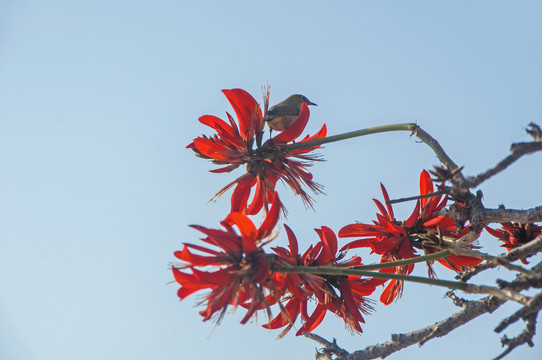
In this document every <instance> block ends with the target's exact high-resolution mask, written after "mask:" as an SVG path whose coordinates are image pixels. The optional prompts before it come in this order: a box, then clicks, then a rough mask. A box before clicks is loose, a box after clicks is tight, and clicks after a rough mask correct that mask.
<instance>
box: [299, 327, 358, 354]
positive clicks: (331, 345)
mask: <svg viewBox="0 0 542 360" xmlns="http://www.w3.org/2000/svg"><path fill="white" fill-rule="evenodd" d="M303 336H305V337H306V338H308V339H311V340H313V341H316V342H317V343H319V344H320V345H323V346H324V349H325V350H326V352H329V353H332V354H335V355H337V356H341V357H344V356H348V355H350V353H349V352H348V351H346V350H344V349H342V348H340V347H339V346H338V345H337V340H336V339H333V342H329V341H327V340H326V339H324V338H323V337H321V336H319V335H316V334H313V333H309V332H306V331H305V332H303Z"/></svg>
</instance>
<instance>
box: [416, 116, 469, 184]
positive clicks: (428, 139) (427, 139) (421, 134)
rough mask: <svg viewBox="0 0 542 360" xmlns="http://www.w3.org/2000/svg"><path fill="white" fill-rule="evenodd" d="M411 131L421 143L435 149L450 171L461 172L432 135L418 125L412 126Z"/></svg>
mask: <svg viewBox="0 0 542 360" xmlns="http://www.w3.org/2000/svg"><path fill="white" fill-rule="evenodd" d="M410 131H412V134H413V135H415V136H416V137H418V139H420V140H421V141H423V142H424V143H426V144H427V145H428V146H429V147H430V148H431V149H433V152H434V153H435V154H436V155H437V158H438V159H439V160H440V162H441V163H442V164H443V165H444V166H446V168H447V169H448V170H450V171H451V172H456V171H457V170H459V166H457V165H456V164H455V163H454V162H453V161H452V159H450V157H449V156H448V155H447V154H446V152H444V149H443V148H442V147H441V146H440V144H439V143H438V141H437V140H435V139H434V138H433V137H432V136H431V135H429V134H428V133H426V132H425V131H424V130H423V129H422V128H421V127H419V126H418V125H416V124H411V125H410ZM457 174H458V175H460V176H461V178H463V175H462V174H461V173H460V172H458V173H457Z"/></svg>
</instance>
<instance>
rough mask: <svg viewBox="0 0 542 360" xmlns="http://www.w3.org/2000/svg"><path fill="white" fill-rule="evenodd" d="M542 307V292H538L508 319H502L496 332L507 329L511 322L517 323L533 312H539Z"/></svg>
mask: <svg viewBox="0 0 542 360" xmlns="http://www.w3.org/2000/svg"><path fill="white" fill-rule="evenodd" d="M540 309H542V292H541V293H538V294H536V295H535V296H533V297H532V299H531V300H530V301H529V302H528V303H527V304H526V305H525V306H524V307H522V308H521V309H520V310H518V311H516V312H515V313H513V314H512V315H510V316H509V317H507V318H506V319H504V320H502V321H501V322H500V324H499V325H498V326H497V327H496V328H495V332H498V333H499V332H501V331H503V330H504V329H506V328H507V327H508V326H509V325H510V324H513V323H515V322H516V321H518V320H519V319H522V318H523V319H526V318H527V317H528V316H530V315H532V314H533V313H538V312H539V311H540Z"/></svg>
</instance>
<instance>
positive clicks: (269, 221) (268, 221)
mask: <svg viewBox="0 0 542 360" xmlns="http://www.w3.org/2000/svg"><path fill="white" fill-rule="evenodd" d="M272 201H273V203H272V205H271V210H269V212H268V213H267V215H266V216H265V220H264V221H263V222H262V225H261V226H260V228H259V229H258V239H264V238H266V237H268V236H269V235H271V233H272V232H273V230H274V229H275V226H276V225H277V222H278V220H279V214H280V208H281V203H280V200H279V194H278V193H275V195H274V196H273V200H272Z"/></svg>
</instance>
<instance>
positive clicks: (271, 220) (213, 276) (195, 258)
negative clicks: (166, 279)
mask: <svg viewBox="0 0 542 360" xmlns="http://www.w3.org/2000/svg"><path fill="white" fill-rule="evenodd" d="M279 212H280V201H279V199H278V196H277V195H275V196H274V199H273V202H272V206H271V209H270V211H269V212H268V213H267V216H266V217H265V219H264V221H263V223H262V225H261V226H260V227H259V228H256V226H255V225H254V224H253V223H252V221H251V220H250V219H249V218H248V217H246V216H245V215H243V214H241V213H231V214H230V215H229V216H228V221H227V222H226V221H223V222H222V223H221V224H222V226H223V227H224V230H218V229H207V228H205V227H202V226H197V225H192V227H193V228H195V229H197V230H199V231H201V232H202V233H203V234H205V235H206V237H205V238H204V239H202V240H203V241H204V242H206V243H208V244H210V245H212V246H214V247H216V248H218V250H214V249H209V248H206V247H203V246H199V245H194V244H186V243H185V244H184V246H183V249H182V250H181V251H177V252H175V256H176V257H177V258H179V259H180V260H182V261H183V262H184V264H183V265H180V266H173V267H172V270H173V275H174V277H175V280H176V281H177V282H178V283H179V285H181V288H180V289H179V291H178V296H179V298H180V299H181V300H183V299H184V298H186V297H187V296H188V295H190V294H192V293H195V292H197V291H200V290H204V289H207V290H210V293H209V294H208V295H206V297H205V300H204V301H203V302H205V303H206V305H207V306H206V309H205V310H203V311H201V312H200V314H201V315H202V316H203V317H204V321H206V320H209V319H210V318H211V317H213V315H215V314H217V313H218V315H217V322H220V320H221V319H222V317H223V316H224V313H225V312H226V310H227V308H228V305H232V306H233V307H234V308H235V307H237V306H238V305H243V304H247V303H249V304H251V305H250V306H249V307H248V309H247V313H246V315H245V317H244V318H243V319H242V320H241V323H243V324H244V323H246V322H247V321H248V320H249V319H250V317H251V316H252V315H253V314H254V313H255V312H256V311H257V310H258V309H260V308H261V307H264V308H269V305H268V304H267V302H266V296H267V294H268V293H269V285H270V284H271V283H270V280H271V273H270V267H269V263H268V261H267V258H266V254H265V252H264V251H263V249H262V245H264V244H265V243H266V242H267V241H270V240H272V239H273V237H274V234H273V229H274V228H275V226H276V224H277V221H278V218H279ZM231 224H232V225H231ZM233 226H236V227H237V229H238V232H237V231H235V229H234V228H233ZM194 251H196V252H198V253H199V254H196V253H195V252H194ZM185 269H188V270H189V271H183V270H185Z"/></svg>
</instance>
